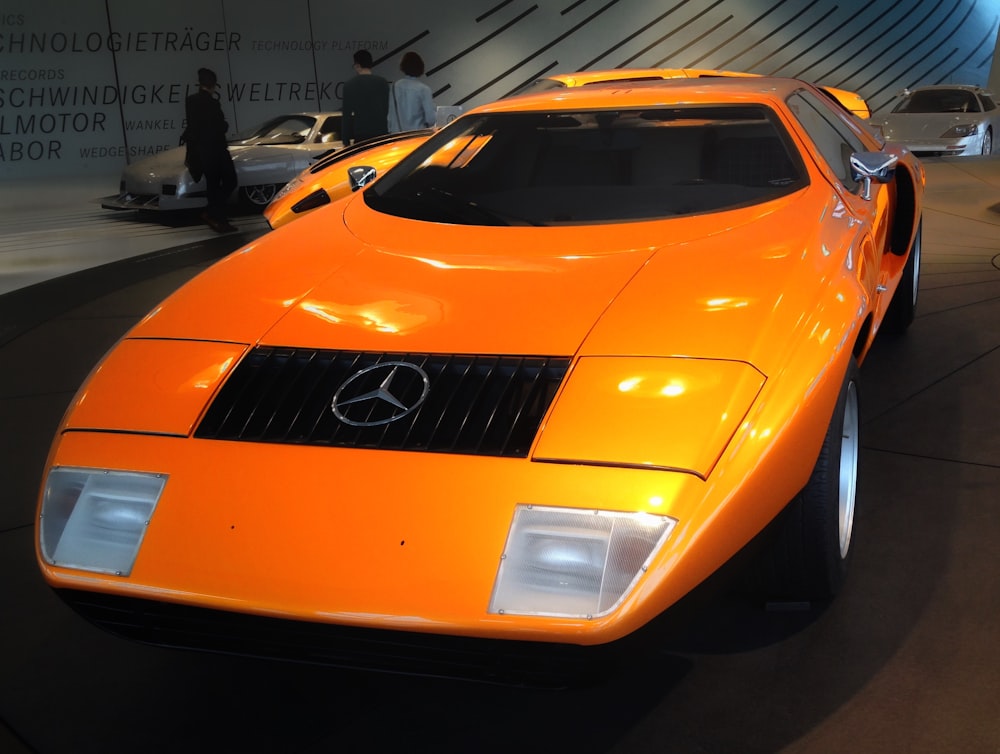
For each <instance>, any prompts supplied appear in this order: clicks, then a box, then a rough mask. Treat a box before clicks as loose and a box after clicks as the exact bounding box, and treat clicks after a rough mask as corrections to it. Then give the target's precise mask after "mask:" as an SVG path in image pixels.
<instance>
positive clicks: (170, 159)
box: [101, 112, 343, 211]
mask: <svg viewBox="0 0 1000 754" xmlns="http://www.w3.org/2000/svg"><path fill="white" fill-rule="evenodd" d="M340 124H341V115H340V113H339V112H303V113H288V114H285V115H279V116H277V117H275V118H272V119H271V120H268V121H266V122H265V123H262V124H260V125H257V126H255V127H253V128H251V129H249V130H247V131H244V132H241V133H239V134H237V135H236V136H234V137H233V138H231V139H229V153H230V154H231V155H232V158H233V164H234V165H235V167H236V177H237V181H238V184H237V185H238V188H237V190H236V191H235V192H234V193H233V199H234V201H236V200H238V201H240V202H242V203H244V204H246V205H248V206H249V207H254V208H258V209H263V208H264V207H265V206H267V203H268V202H270V201H271V199H273V198H274V195H275V193H277V191H278V190H279V189H280V188H281V187H282V186H284V185H285V184H286V183H287V182H288V181H289V180H291V179H292V178H294V177H295V176H296V175H298V174H299V173H301V172H302V171H303V170H304V169H305V168H306V167H308V165H309V164H310V163H311V162H312V161H313V160H315V159H316V158H317V157H320V156H321V155H325V154H327V153H329V152H331V151H333V150H335V149H340V148H341V147H342V146H343V144H342V142H341V140H340ZM185 154H186V149H185V147H176V148H174V149H169V150H167V151H165V152H160V153H159V154H156V155H152V156H150V157H146V158H144V159H142V160H138V161H137V162H134V163H132V164H131V165H128V166H126V167H125V169H124V170H123V171H122V177H121V182H120V184H119V190H118V194H116V195H114V196H109V197H107V198H106V199H104V200H103V201H102V202H101V206H102V207H104V208H105V209H142V210H158V211H171V210H183V209H197V208H200V207H204V206H205V205H206V203H207V200H206V194H205V179H204V178H202V179H201V180H199V181H195V180H194V179H193V178H192V176H191V173H190V172H189V171H188V169H187V167H185V165H184V157H185Z"/></svg>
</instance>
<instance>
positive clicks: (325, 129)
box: [315, 115, 341, 144]
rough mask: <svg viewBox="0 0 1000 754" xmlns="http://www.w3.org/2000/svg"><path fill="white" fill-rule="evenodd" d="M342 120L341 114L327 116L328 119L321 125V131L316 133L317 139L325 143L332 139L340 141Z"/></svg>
mask: <svg viewBox="0 0 1000 754" xmlns="http://www.w3.org/2000/svg"><path fill="white" fill-rule="evenodd" d="M340 120H341V118H340V116H339V115H330V116H327V119H326V120H325V121H323V125H322V126H320V129H319V133H317V134H316V139H315V141H318V142H322V143H324V144H326V143H329V142H331V141H340Z"/></svg>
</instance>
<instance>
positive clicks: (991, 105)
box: [979, 92, 997, 112]
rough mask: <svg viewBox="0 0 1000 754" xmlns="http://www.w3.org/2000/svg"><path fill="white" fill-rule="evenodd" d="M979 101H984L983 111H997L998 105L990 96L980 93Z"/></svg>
mask: <svg viewBox="0 0 1000 754" xmlns="http://www.w3.org/2000/svg"><path fill="white" fill-rule="evenodd" d="M979 99H980V100H982V103H983V110H985V111H986V112H989V111H990V110H996V109H997V103H996V102H994V100H993V97H991V96H990V95H989V94H984V93H982V92H980V94H979Z"/></svg>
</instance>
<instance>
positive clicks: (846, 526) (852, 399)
mask: <svg viewBox="0 0 1000 754" xmlns="http://www.w3.org/2000/svg"><path fill="white" fill-rule="evenodd" d="M858 382H859V377H858V367H857V364H856V363H855V362H854V360H853V359H852V360H851V364H850V367H848V370H847V374H846V375H845V377H844V382H843V384H842V386H841V388H840V395H839V396H838V398H837V405H836V408H835V409H834V412H833V416H832V417H831V419H830V425H829V427H828V428H827V433H826V437H825V438H824V440H823V445H822V447H821V448H820V452H819V457H818V458H817V459H816V465H815V466H814V467H813V471H812V474H811V475H810V477H809V481H808V482H807V483H806V486H805V487H804V488H803V489H802V491H801V492H800V493H799V494H798V495H797V496H796V497H795V499H794V500H792V501H791V503H789V504H788V506H787V507H786V508H785V510H784V511H782V513H781V515H780V516H779V517H778V519H776V521H775V524H774V525H775V540H774V541H773V542H772V543H771V546H770V549H769V551H768V558H767V580H766V589H767V591H768V593H769V594H768V596H769V597H770V598H772V599H781V600H805V601H814V600H819V601H822V600H827V599H829V598H831V597H833V596H834V595H835V594H837V592H839V591H840V588H841V586H842V585H843V583H844V580H845V577H846V575H847V569H848V563H849V562H850V559H851V553H852V552H853V550H852V544H853V541H854V522H855V510H856V500H857V489H858V467H859V460H860V455H861V420H860V411H859V388H858Z"/></svg>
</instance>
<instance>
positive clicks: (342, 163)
mask: <svg viewBox="0 0 1000 754" xmlns="http://www.w3.org/2000/svg"><path fill="white" fill-rule="evenodd" d="M719 76H726V77H756V76H757V74H753V73H741V72H738V71H717V70H712V69H703V68H614V69H610V70H600V71H582V72H576V73H561V74H555V75H552V76H547V77H545V78H541V79H536V80H535V81H533V82H532V83H531V84H529V85H528V86H526V87H524V88H522V89H521V90H519V91H518V92H515V94H530V93H535V92H543V91H549V90H555V89H565V88H568V87H577V86H591V85H595V84H607V83H608V82H612V81H614V82H619V83H621V82H641V81H662V80H664V79H675V78H690V79H697V78H715V77H719ZM820 90H821V91H823V92H824V93H825V94H826V95H827V96H829V97H832V98H833V99H835V100H836V101H837V102H839V103H840V104H841V105H842V106H843V107H845V108H846V109H847V110H849V111H850V112H851V113H853V114H854V115H856V116H857V117H858V118H860V119H861V120H863V121H864V120H867V119H868V117H869V116H870V115H871V111H870V110H869V108H868V104H867V103H866V102H865V100H864V99H863V98H862V97H861V96H860V95H859V94H857V93H855V92H850V91H847V90H844V89H835V88H833V87H820ZM431 133H433V131H431V130H425V131H409V132H406V133H401V134H395V135H392V136H386V137H380V138H378V139H369V140H368V141H366V142H363V143H361V144H358V145H356V146H353V147H351V148H350V149H344V150H341V151H339V152H336V153H335V154H331V155H329V156H327V157H326V158H324V159H321V160H318V161H317V162H316V163H315V164H313V165H310V166H309V167H308V168H306V169H305V170H303V171H302V172H301V173H300V174H299V175H298V176H297V177H296V178H294V179H293V180H292V181H290V182H289V183H287V184H286V185H285V186H284V188H282V189H281V190H280V191H279V192H278V193H277V194H276V195H275V197H274V199H273V200H272V201H271V202H270V203H269V204H268V205H267V206H266V207H265V208H264V218H265V219H266V220H267V222H268V224H269V225H270V226H271V227H272V228H277V227H279V226H281V225H284V224H286V223H289V222H291V221H292V220H294V219H295V218H296V217H299V216H301V215H303V214H305V213H306V212H309V211H311V210H314V209H316V208H317V207H322V206H323V205H325V204H329V203H330V202H332V201H334V200H336V199H339V198H341V197H343V196H346V195H347V194H349V193H350V192H351V191H354V190H356V189H357V180H355V179H352V178H351V174H352V169H356V170H358V171H359V176H364V175H367V174H369V173H370V172H371V171H375V176H380V175H382V173H384V172H385V171H386V170H388V169H389V168H391V167H392V166H393V165H395V164H396V163H397V162H399V161H400V160H401V159H402V158H403V157H405V156H406V155H407V154H409V153H410V152H411V151H413V150H414V149H416V147H417V145H418V144H420V143H421V142H422V141H424V140H425V139H426V138H427V137H428V136H429V135H430V134H431Z"/></svg>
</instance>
